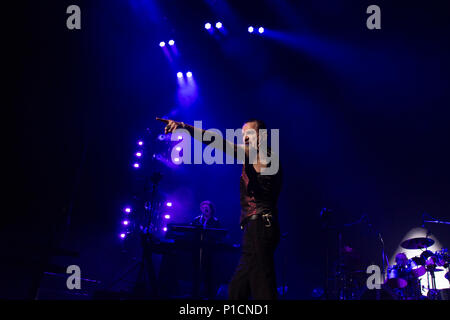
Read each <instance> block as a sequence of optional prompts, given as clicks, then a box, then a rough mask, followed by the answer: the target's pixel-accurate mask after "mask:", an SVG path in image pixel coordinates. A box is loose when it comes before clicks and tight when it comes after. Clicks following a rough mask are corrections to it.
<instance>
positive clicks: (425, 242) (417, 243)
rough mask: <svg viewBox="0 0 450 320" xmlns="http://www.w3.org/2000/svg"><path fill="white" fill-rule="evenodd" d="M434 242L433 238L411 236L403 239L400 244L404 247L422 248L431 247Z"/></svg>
mask: <svg viewBox="0 0 450 320" xmlns="http://www.w3.org/2000/svg"><path fill="white" fill-rule="evenodd" d="M433 244H434V240H433V239H430V238H412V239H408V240H405V241H403V242H402V243H401V244H400V245H401V246H402V247H403V248H405V249H411V250H413V249H423V248H428V247H431V246H432V245H433Z"/></svg>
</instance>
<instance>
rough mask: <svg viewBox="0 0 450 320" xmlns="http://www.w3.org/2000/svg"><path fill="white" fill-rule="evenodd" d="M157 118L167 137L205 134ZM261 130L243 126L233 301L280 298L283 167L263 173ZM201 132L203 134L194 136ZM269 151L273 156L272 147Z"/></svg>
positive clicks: (257, 123)
mask: <svg viewBox="0 0 450 320" xmlns="http://www.w3.org/2000/svg"><path fill="white" fill-rule="evenodd" d="M156 119H157V120H159V121H162V122H164V123H165V124H166V127H165V129H164V131H165V133H166V134H167V133H172V132H173V131H175V130H176V129H179V128H180V129H181V128H182V129H185V130H187V131H188V132H189V133H190V135H191V136H192V137H196V136H200V137H201V136H202V135H203V134H204V132H205V130H203V129H199V128H195V127H193V126H191V125H188V124H185V123H183V122H177V121H173V120H167V119H161V118H156ZM260 129H267V127H266V125H265V123H264V122H263V121H261V120H250V121H247V122H246V123H244V125H243V127H242V131H243V139H244V150H245V161H244V164H243V167H242V174H241V179H240V204H241V216H240V224H241V229H242V230H243V235H242V251H241V257H240V260H239V264H238V266H237V268H236V271H235V273H234V275H233V277H232V279H231V282H230V284H229V288H228V295H229V299H232V300H246V299H249V297H252V298H253V299H255V300H273V299H276V298H277V287H276V277H275V267H274V253H275V249H276V247H277V245H278V242H279V239H280V231H279V224H278V210H277V201H278V196H279V193H280V190H281V182H282V173H281V166H280V169H279V170H278V171H277V172H276V173H275V174H273V175H263V174H261V170H262V169H263V168H264V167H268V166H269V165H270V164H268V163H264V161H260V157H259V154H260V141H261V138H262V137H261V136H260V131H259V130H260ZM199 130H200V131H201V134H200V135H198V134H197V135H196V134H194V133H198V131H199ZM196 131H197V132H196ZM248 132H256V141H257V143H256V145H254V147H255V148H256V150H257V153H258V156H257V157H256V159H257V160H256V161H249V154H251V153H250V152H249V149H250V143H251V141H250V134H249V133H248ZM202 142H203V141H202ZM230 143H232V142H229V141H226V140H224V141H223V144H222V145H223V146H224V147H223V150H226V148H225V145H226V144H230ZM237 148H238V147H237V145H234V148H233V150H234V151H235V152H234V154H233V155H234V156H235V157H237V156H236V154H237V151H236V150H237ZM268 152H269V153H270V149H269V148H268ZM251 163H253V164H251Z"/></svg>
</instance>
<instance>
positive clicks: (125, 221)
mask: <svg viewBox="0 0 450 320" xmlns="http://www.w3.org/2000/svg"><path fill="white" fill-rule="evenodd" d="M122 224H123V225H124V226H127V225H129V224H130V221H128V220H123V221H122Z"/></svg>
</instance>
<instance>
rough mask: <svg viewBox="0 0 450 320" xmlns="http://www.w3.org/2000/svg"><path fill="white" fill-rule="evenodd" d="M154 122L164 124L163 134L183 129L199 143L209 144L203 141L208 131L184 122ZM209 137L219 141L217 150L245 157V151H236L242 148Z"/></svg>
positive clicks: (219, 137)
mask: <svg viewBox="0 0 450 320" xmlns="http://www.w3.org/2000/svg"><path fill="white" fill-rule="evenodd" d="M156 120H158V121H161V122H163V123H165V124H166V126H165V128H164V133H165V134H167V133H172V132H174V131H175V130H177V129H185V130H187V131H188V132H189V134H190V135H191V136H192V137H194V138H195V139H197V140H199V141H200V142H203V143H206V144H209V141H204V140H203V135H204V134H205V133H208V131H206V130H204V129H200V128H196V127H194V126H191V125H189V124H186V123H184V122H178V121H174V120H169V119H162V118H158V117H156ZM211 135H213V136H214V137H215V139H221V143H217V145H218V146H220V147H219V148H218V149H221V150H222V151H223V152H225V153H227V154H228V155H230V156H233V157H235V158H239V157H240V154H244V156H245V155H246V153H247V151H246V150H243V151H244V152H242V150H241V152H239V151H238V150H239V149H240V148H241V149H244V148H243V147H242V146H238V145H236V144H235V143H233V142H231V141H228V140H226V139H224V138H223V137H221V136H217V135H214V134H212V133H211ZM242 160H243V159H242Z"/></svg>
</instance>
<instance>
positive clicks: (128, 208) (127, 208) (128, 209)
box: [123, 207, 131, 213]
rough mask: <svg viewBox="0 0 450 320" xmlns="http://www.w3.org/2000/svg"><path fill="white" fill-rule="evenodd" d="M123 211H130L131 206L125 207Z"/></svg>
mask: <svg viewBox="0 0 450 320" xmlns="http://www.w3.org/2000/svg"><path fill="white" fill-rule="evenodd" d="M123 211H125V212H126V213H130V212H131V208H130V207H126V208H125V209H123Z"/></svg>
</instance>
